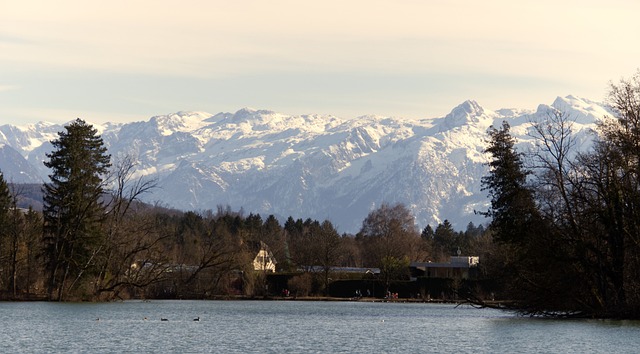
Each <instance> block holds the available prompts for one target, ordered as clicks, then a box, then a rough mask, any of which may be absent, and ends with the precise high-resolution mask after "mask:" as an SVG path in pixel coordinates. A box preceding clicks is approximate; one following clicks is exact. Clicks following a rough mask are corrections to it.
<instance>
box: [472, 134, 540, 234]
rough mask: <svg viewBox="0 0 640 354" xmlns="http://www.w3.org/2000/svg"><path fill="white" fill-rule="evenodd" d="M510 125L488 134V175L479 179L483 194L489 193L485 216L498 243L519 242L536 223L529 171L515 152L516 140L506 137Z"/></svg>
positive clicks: (536, 213) (536, 217) (509, 136)
mask: <svg viewBox="0 0 640 354" xmlns="http://www.w3.org/2000/svg"><path fill="white" fill-rule="evenodd" d="M509 129H510V126H509V123H507V122H503V123H502V127H501V128H500V129H496V128H493V127H492V128H491V129H490V130H489V138H490V141H489V146H488V147H487V149H486V150H485V152H486V153H489V154H491V156H492V160H491V161H490V162H489V168H490V173H489V175H487V176H485V177H483V178H482V185H483V190H488V191H489V196H490V197H491V208H490V209H489V211H488V212H486V213H484V214H485V216H488V217H491V218H492V221H491V228H492V229H493V231H494V235H495V238H496V239H497V240H498V241H501V242H515V243H517V242H520V241H522V240H523V237H524V236H525V235H526V234H527V231H528V230H530V229H529V226H531V223H533V222H535V221H536V219H538V211H537V208H536V205H535V200H534V197H533V192H532V191H531V189H530V188H528V187H527V175H528V174H529V172H528V171H526V170H525V169H524V164H523V162H522V158H521V155H520V154H519V153H518V152H516V150H515V139H514V138H513V137H512V136H511V134H510V133H509Z"/></svg>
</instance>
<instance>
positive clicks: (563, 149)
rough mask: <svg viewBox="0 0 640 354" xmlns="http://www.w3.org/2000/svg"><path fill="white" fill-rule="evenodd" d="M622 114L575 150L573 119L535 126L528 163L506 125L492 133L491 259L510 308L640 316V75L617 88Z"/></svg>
mask: <svg viewBox="0 0 640 354" xmlns="http://www.w3.org/2000/svg"><path fill="white" fill-rule="evenodd" d="M610 104H611V107H612V108H613V110H614V111H615V112H616V113H615V114H616V117H610V118H608V119H605V120H603V121H602V122H600V123H599V125H598V131H597V134H595V136H594V142H593V145H592V147H591V149H589V150H587V151H584V149H583V151H578V142H577V141H576V140H575V139H576V136H575V135H574V134H573V131H572V128H573V121H572V117H570V116H568V115H567V114H565V113H564V112H561V111H551V112H549V114H548V116H547V118H546V119H544V120H542V121H538V122H533V123H534V124H533V127H532V130H531V134H532V136H534V137H535V138H536V141H537V142H538V144H537V150H536V151H534V153H533V155H532V156H529V157H530V159H529V160H528V161H531V163H530V164H529V165H527V166H525V163H524V162H523V155H522V154H521V153H518V152H516V151H515V147H514V145H515V140H514V138H513V137H512V136H511V135H510V133H509V125H508V124H507V123H504V124H503V126H502V127H500V128H499V129H496V128H494V129H492V130H491V131H490V133H489V135H490V141H489V147H488V149H487V152H488V153H490V154H491V156H492V161H491V163H490V167H491V173H490V174H489V175H488V176H487V177H485V179H484V180H483V184H484V186H485V189H486V190H488V191H489V193H490V196H491V209H490V210H489V212H488V213H487V215H488V216H489V217H491V219H492V222H491V225H490V229H491V231H492V233H493V235H494V239H495V241H496V242H497V249H496V251H497V252H496V253H495V254H494V256H493V257H490V258H488V259H487V260H488V261H489V263H490V264H489V266H490V268H491V271H492V274H493V276H494V277H495V278H497V279H500V282H501V285H502V295H503V296H504V297H506V298H508V299H511V300H512V302H511V303H510V304H509V306H510V307H512V308H515V309H517V310H520V311H521V312H523V313H526V314H532V315H551V316H590V317H627V318H637V317H639V316H640V243H639V242H640V72H638V73H637V74H636V75H635V76H634V77H633V78H632V79H631V80H622V81H621V82H619V83H618V84H612V85H611V89H610Z"/></svg>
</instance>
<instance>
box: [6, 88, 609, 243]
mask: <svg viewBox="0 0 640 354" xmlns="http://www.w3.org/2000/svg"><path fill="white" fill-rule="evenodd" d="M554 108H555V109H559V110H562V111H564V112H566V113H568V114H569V116H570V117H571V118H572V119H574V120H575V125H574V131H575V132H576V133H577V134H583V135H584V136H585V137H587V136H588V132H590V131H591V129H592V128H593V125H594V123H595V122H596V120H598V119H600V118H602V117H603V116H605V115H608V114H610V113H609V110H608V109H607V108H606V106H604V105H602V104H598V103H596V102H593V101H589V100H587V99H581V98H576V97H573V96H568V97H564V98H561V97H558V98H557V99H556V100H555V101H554V102H553V104H552V105H544V104H542V105H540V106H538V108H537V110H519V109H500V110H496V111H491V110H488V109H485V108H483V107H481V106H480V105H479V104H478V103H476V102H475V101H466V102H463V103H462V104H460V105H459V106H457V107H455V108H454V109H453V110H452V111H451V113H449V114H448V115H447V116H445V117H442V118H433V119H423V120H408V119H400V118H389V117H379V116H363V117H359V118H357V119H342V118H338V117H335V116H327V115H301V116H291V115H286V114H280V113H276V112H271V111H266V110H253V109H248V108H244V109H241V110H239V111H237V112H235V113H218V114H216V115H211V114H208V113H204V112H178V113H173V114H169V115H162V116H155V117H152V118H151V119H149V120H148V121H142V122H134V123H125V124H112V123H108V124H104V125H97V124H94V127H96V128H97V129H98V132H99V133H100V134H101V135H102V138H103V139H104V142H105V144H106V146H107V147H108V149H109V153H110V154H111V155H112V158H113V161H114V162H115V161H117V160H118V159H122V158H123V157H124V156H130V157H132V158H134V159H135V161H136V162H137V166H136V174H137V175H138V176H148V177H149V178H156V179H157V181H158V185H159V188H157V189H156V190H155V191H154V192H153V193H152V194H148V195H146V196H145V199H146V201H149V202H160V203H162V204H163V205H166V206H170V207H175V208H179V209H183V210H206V209H213V210H215V209H216V208H217V206H220V205H222V206H227V205H229V206H231V208H232V209H234V210H239V209H240V208H243V209H244V210H245V211H246V212H247V213H248V212H253V213H260V214H261V215H263V216H267V215H269V214H274V215H276V216H278V217H279V218H281V219H282V218H286V217H288V216H293V217H294V218H303V219H306V218H312V219H318V220H324V219H329V220H331V221H332V222H333V223H334V225H335V226H336V227H337V228H338V230H339V231H340V232H356V231H357V230H358V229H359V228H360V226H361V223H362V220H364V218H365V217H366V215H367V214H368V213H369V212H370V211H371V210H373V209H375V208H377V207H378V206H379V205H380V204H381V203H383V202H387V203H391V204H393V203H396V202H401V203H404V204H405V205H406V206H408V207H409V208H410V209H411V210H412V211H413V213H414V215H415V217H416V224H417V226H419V227H420V228H422V227H424V226H426V225H427V224H430V225H431V226H432V227H435V226H436V225H437V224H438V223H440V222H442V221H444V220H445V219H448V220H449V221H450V222H451V223H452V224H453V225H454V227H455V228H456V229H459V230H463V229H464V228H465V227H466V225H467V224H468V223H469V222H474V223H475V224H481V223H485V222H486V221H487V220H486V219H484V218H483V217H482V216H480V215H476V214H474V210H486V208H487V205H488V197H487V193H486V191H481V183H480V180H481V178H482V177H483V176H484V175H486V174H487V167H486V164H485V163H486V162H487V161H488V156H486V155H485V154H484V153H483V151H484V149H485V147H486V139H487V134H486V132H487V129H488V128H489V127H490V126H491V125H494V126H500V125H501V124H502V121H503V120H506V121H507V122H509V124H510V125H511V127H512V130H511V131H512V133H513V135H515V136H516V137H517V139H518V142H519V148H520V149H521V151H525V150H526V149H527V146H530V145H531V144H532V140H531V137H530V136H528V135H527V132H528V130H529V129H530V122H531V121H535V120H537V119H540V118H542V117H544V116H546V115H547V114H548V112H549V111H550V110H551V109H554ZM89 123H90V122H89ZM62 130H64V127H63V125H55V124H50V123H43V122H41V123H38V124H34V125H28V126H20V127H18V126H13V125H4V126H0V170H1V171H2V172H3V173H4V176H5V179H6V180H7V181H10V182H16V183H41V182H42V181H44V180H46V179H48V177H47V175H48V174H49V171H48V170H47V169H46V167H45V166H44V164H43V161H45V160H46V156H45V154H46V153H47V152H50V151H51V149H52V146H51V144H50V142H49V141H50V140H53V139H56V138H57V132H59V131H62ZM585 139H587V138H585Z"/></svg>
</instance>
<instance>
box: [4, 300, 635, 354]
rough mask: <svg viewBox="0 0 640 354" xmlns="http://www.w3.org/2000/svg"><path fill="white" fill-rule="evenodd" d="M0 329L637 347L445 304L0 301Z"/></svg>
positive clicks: (198, 344) (282, 346) (100, 343)
mask: <svg viewBox="0 0 640 354" xmlns="http://www.w3.org/2000/svg"><path fill="white" fill-rule="evenodd" d="M197 317H198V318H199V319H200V320H199V321H194V318H197ZM161 318H165V319H167V321H161ZM0 321H1V322H0V352H2V353H20V352H23V353H56V352H57V353H87V352H91V353H123V352H125V353H126V352H128V353H159V352H168V353H171V352H176V353H258V352H260V353H425V352H440V353H451V352H455V353H495V352H509V353H514V352H518V353H540V352H545V353H567V352H573V353H578V352H579V353H584V352H589V353H593V352H596V353H597V352H601V353H605V352H606V353H611V352H617V353H631V352H637V351H638V348H640V322H638V321H611V320H550V319H532V318H528V317H519V316H516V315H514V314H512V313H509V312H502V311H498V310H492V309H475V308H472V307H469V306H459V307H456V306H455V305H450V304H420V303H382V302H375V303H374V302H364V301H360V302H335V301H331V302H322V301H321V302H309V301H247V300H245V301H186V300H185V301H180V300H175V301H168V300H167V301H160V300H158V301H156V300H153V301H125V302H114V303H47V302H25V303H11V302H9V303H0Z"/></svg>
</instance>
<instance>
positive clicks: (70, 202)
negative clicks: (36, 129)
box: [43, 119, 111, 300]
mask: <svg viewBox="0 0 640 354" xmlns="http://www.w3.org/2000/svg"><path fill="white" fill-rule="evenodd" d="M65 129H66V131H64V132H60V133H58V134H59V137H58V139H57V140H54V141H52V145H53V147H54V151H53V152H51V153H49V154H47V157H48V158H49V160H48V161H45V163H44V164H45V166H46V167H48V168H50V169H51V170H52V173H51V174H50V175H49V178H50V180H51V182H50V183H47V184H45V186H44V197H43V199H44V210H43V214H44V240H45V256H46V260H47V264H46V265H47V271H48V278H49V284H48V285H49V297H50V298H51V299H57V300H63V298H64V296H65V295H67V294H68V292H69V291H70V290H71V289H72V288H74V287H78V286H80V285H81V278H82V277H83V275H85V274H86V273H88V272H90V270H91V266H92V262H94V259H95V256H96V253H97V252H98V251H99V245H100V241H101V240H100V238H101V229H100V221H101V220H102V219H103V217H104V205H103V202H102V197H103V193H104V177H105V176H106V175H107V173H108V170H109V167H110V166H111V165H110V158H111V157H110V155H108V154H107V153H106V152H107V149H106V147H104V144H103V141H102V138H101V137H100V136H99V135H98V134H97V130H96V129H95V128H93V126H91V125H88V124H87V123H85V122H84V121H83V120H81V119H76V120H75V121H73V122H72V123H70V124H69V125H67V126H65Z"/></svg>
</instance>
